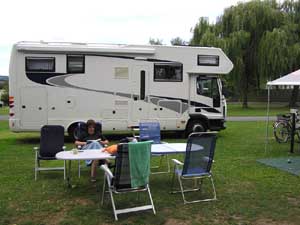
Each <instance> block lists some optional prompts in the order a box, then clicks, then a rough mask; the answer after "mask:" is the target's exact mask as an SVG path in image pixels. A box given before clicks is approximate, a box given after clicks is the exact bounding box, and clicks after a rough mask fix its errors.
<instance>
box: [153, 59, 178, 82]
mask: <svg viewBox="0 0 300 225" xmlns="http://www.w3.org/2000/svg"><path fill="white" fill-rule="evenodd" d="M154 81H168V82H180V81H182V64H179V63H176V64H175V63H159V64H154Z"/></svg>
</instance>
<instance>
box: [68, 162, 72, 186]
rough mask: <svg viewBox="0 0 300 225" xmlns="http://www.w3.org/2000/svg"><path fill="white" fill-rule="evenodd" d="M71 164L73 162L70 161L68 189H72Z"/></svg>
mask: <svg viewBox="0 0 300 225" xmlns="http://www.w3.org/2000/svg"><path fill="white" fill-rule="evenodd" d="M71 162H72V160H69V165H68V173H67V174H68V176H67V184H68V187H69V188H71V187H72V185H71Z"/></svg>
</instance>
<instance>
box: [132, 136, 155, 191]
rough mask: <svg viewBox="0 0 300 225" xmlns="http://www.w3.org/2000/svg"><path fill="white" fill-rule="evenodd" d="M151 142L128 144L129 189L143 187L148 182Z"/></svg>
mask: <svg viewBox="0 0 300 225" xmlns="http://www.w3.org/2000/svg"><path fill="white" fill-rule="evenodd" d="M151 143H152V141H144V142H137V143H128V151H129V162H130V163H129V167H130V178H131V187H132V188H136V187H140V186H144V185H146V184H148V182H149V175H150V155H151Z"/></svg>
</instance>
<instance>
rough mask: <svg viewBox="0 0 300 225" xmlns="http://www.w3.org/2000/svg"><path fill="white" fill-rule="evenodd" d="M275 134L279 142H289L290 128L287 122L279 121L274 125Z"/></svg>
mask: <svg viewBox="0 0 300 225" xmlns="http://www.w3.org/2000/svg"><path fill="white" fill-rule="evenodd" d="M274 136H275V138H276V140H277V141H278V142H280V143H281V142H287V141H288V139H289V136H290V134H289V129H288V127H287V125H286V124H284V123H278V124H276V125H275V127H274Z"/></svg>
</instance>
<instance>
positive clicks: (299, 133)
mask: <svg viewBox="0 0 300 225" xmlns="http://www.w3.org/2000/svg"><path fill="white" fill-rule="evenodd" d="M295 133H296V136H297V142H298V143H300V129H299V128H296V130H295Z"/></svg>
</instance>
